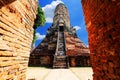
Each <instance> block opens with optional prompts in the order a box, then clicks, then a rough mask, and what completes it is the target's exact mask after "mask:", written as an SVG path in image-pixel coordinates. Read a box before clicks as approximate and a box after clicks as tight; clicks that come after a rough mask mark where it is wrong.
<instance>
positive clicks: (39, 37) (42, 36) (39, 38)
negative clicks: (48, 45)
mask: <svg viewBox="0 0 120 80" xmlns="http://www.w3.org/2000/svg"><path fill="white" fill-rule="evenodd" d="M35 35H36V36H37V40H42V39H43V38H45V35H41V34H40V33H36V34H35Z"/></svg>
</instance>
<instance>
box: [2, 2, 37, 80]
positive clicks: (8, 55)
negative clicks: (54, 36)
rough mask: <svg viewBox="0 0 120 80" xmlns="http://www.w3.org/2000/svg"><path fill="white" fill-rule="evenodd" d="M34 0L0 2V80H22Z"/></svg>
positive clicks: (33, 13)
mask: <svg viewBox="0 0 120 80" xmlns="http://www.w3.org/2000/svg"><path fill="white" fill-rule="evenodd" d="M36 9H37V0H7V1H6V0H0V80H13V79H14V80H25V77H26V76H25V75H26V74H25V73H26V70H27V66H28V59H29V54H30V48H31V42H32V39H33V28H32V26H33V24H34V19H35V17H36Z"/></svg>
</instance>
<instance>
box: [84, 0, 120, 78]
mask: <svg viewBox="0 0 120 80" xmlns="http://www.w3.org/2000/svg"><path fill="white" fill-rule="evenodd" d="M82 7H83V12H84V16H85V22H86V27H87V30H88V38H89V46H90V52H91V53H90V57H91V60H92V68H93V72H94V75H93V77H94V80H119V79H120V33H119V32H120V1H119V0H82Z"/></svg>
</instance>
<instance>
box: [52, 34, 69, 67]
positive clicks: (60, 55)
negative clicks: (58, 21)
mask: <svg viewBox="0 0 120 80" xmlns="http://www.w3.org/2000/svg"><path fill="white" fill-rule="evenodd" d="M65 48H66V47H65V37H64V32H58V39H57V48H56V53H55V55H54V61H53V68H68V67H69V64H68V58H67V56H66V55H65V52H66V51H65Z"/></svg>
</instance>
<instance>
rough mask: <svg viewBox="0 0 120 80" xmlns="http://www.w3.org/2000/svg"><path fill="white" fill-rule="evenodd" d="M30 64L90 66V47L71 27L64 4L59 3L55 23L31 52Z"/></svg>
mask: <svg viewBox="0 0 120 80" xmlns="http://www.w3.org/2000/svg"><path fill="white" fill-rule="evenodd" d="M29 65H30V66H51V67H53V68H68V67H69V66H90V57H89V49H88V48H87V47H86V46H85V45H84V44H83V42H82V41H81V40H80V39H79V38H78V37H77V35H76V30H75V29H74V28H72V27H71V25H70V17H69V14H68V10H67V8H66V6H65V5H64V4H62V3H60V4H58V5H57V7H56V9H55V12H54V18H53V24H52V25H51V27H50V28H49V29H48V30H47V34H46V37H45V38H44V39H43V41H42V42H41V43H40V44H39V45H38V46H37V47H36V48H35V49H34V50H33V51H32V52H31V55H30V60H29Z"/></svg>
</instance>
